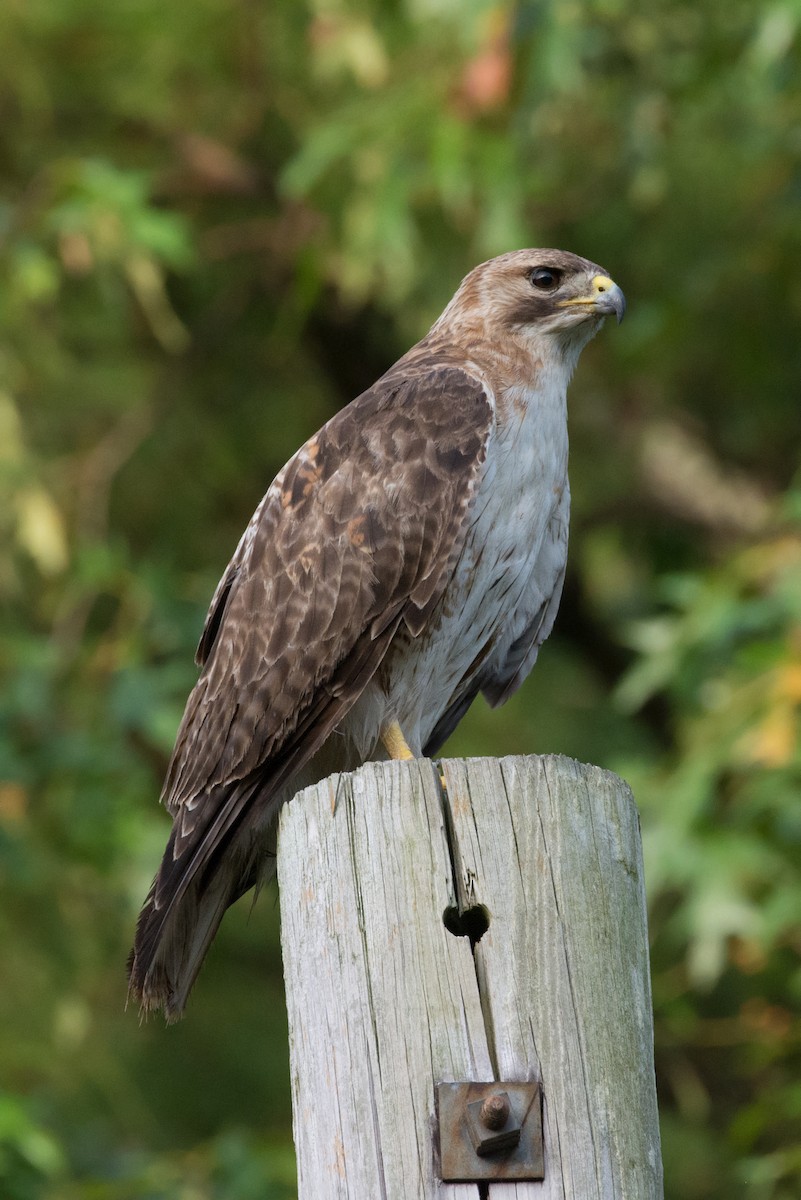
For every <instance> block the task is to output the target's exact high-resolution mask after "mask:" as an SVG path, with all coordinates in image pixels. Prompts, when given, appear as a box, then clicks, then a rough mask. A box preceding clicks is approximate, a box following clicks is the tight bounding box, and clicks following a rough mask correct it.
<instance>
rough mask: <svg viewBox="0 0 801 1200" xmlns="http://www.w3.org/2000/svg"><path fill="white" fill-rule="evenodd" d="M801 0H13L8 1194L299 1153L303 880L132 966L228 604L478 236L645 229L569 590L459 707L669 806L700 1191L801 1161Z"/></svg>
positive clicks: (0, 14) (688, 1133)
mask: <svg viewBox="0 0 801 1200" xmlns="http://www.w3.org/2000/svg"><path fill="white" fill-rule="evenodd" d="M800 30H801V3H799V0H705V2H703V3H700V4H699V3H690V2H689V0H687V2H682V0H647V2H646V0H594V2H591V0H561V2H559V0H550V2H548V0H543V2H542V3H530V2H529V3H521V4H519V5H512V4H485V3H471V2H465V0H459V2H458V3H457V0H405V2H404V0H397V2H395V3H390V2H389V0H385V2H383V3H379V2H372V3H371V2H368V0H364V2H363V3H352V4H346V3H344V2H339V0H312V2H310V3H303V2H299V0H272V2H270V3H268V2H267V0H192V3H187V4H172V5H169V4H167V5H165V4H164V2H163V0H117V2H116V3H114V4H110V3H108V2H107V0H7V2H6V3H4V4H3V5H2V7H0V50H2V61H3V69H2V72H1V73H0V322H1V325H0V527H1V529H2V538H1V539H0V598H1V599H2V605H3V619H2V625H1V626H0V665H1V667H2V690H1V692H0V899H1V906H0V945H1V946H2V967H0V1089H2V1090H0V1194H2V1196H3V1197H8V1198H9V1200H30V1198H34V1197H44V1198H47V1200H62V1198H63V1200H72V1198H77V1197H81V1198H84V1197H87V1198H89V1200H94V1198H97V1200H118V1198H122V1197H136V1198H140V1197H141V1198H153V1200H157V1198H162V1197H163V1198H165V1200H166V1198H174V1197H177V1198H179V1200H206V1198H211V1197H214V1198H217V1197H219V1198H221V1200H251V1198H253V1200H255V1198H256V1197H259V1198H260V1200H263V1198H265V1197H268V1198H274V1200H285V1198H287V1197H291V1196H292V1195H293V1194H294V1183H293V1172H294V1168H293V1156H292V1149H291V1131H290V1107H289V1094H288V1065H287V1051H286V1028H285V1016H284V1004H283V988H282V980H281V967H280V956H279V951H278V945H277V912H276V903H275V894H274V893H271V892H268V893H267V894H265V895H264V896H263V897H262V898H261V899H260V901H259V903H258V905H257V906H256V908H255V910H254V911H253V912H252V913H251V912H250V909H249V906H248V904H247V902H246V903H245V904H244V905H243V906H240V909H241V911H239V910H234V911H233V912H232V913H231V914H229V916H228V917H227V918H226V921H225V923H224V927H223V930H222V932H221V934H220V936H219V938H218V939H217V943H216V945H215V948H214V950H213V952H212V954H211V955H210V959H209V962H208V966H207V967H206V969H205V971H204V973H203V975H202V977H201V980H200V983H199V985H198V987H197V989H196V992H195V994H194V996H193V998H192V1002H191V1005H190V1010H189V1016H188V1019H187V1020H186V1021H184V1022H183V1023H182V1024H181V1025H179V1026H177V1027H175V1028H170V1029H166V1028H164V1027H163V1025H162V1024H161V1023H160V1022H159V1021H158V1020H151V1021H150V1022H148V1023H147V1024H145V1025H140V1024H139V1022H138V1021H137V1015H136V1013H135V1012H133V1011H128V1012H125V1011H124V1001H125V983H124V963H125V957H126V954H127V951H128V946H129V943H130V940H131V936H132V931H133V924H134V920H135V916H136V912H137V910H138V907H139V904H140V902H141V899H142V897H143V895H144V893H145V891H146V889H147V886H148V883H149V880H150V877H151V875H152V873H153V871H154V868H155V866H156V863H157V861H158V859H159V856H160V853H161V849H162V847H163V844H164V841H165V838H166V830H167V824H168V823H167V821H166V818H165V816H164V814H163V812H162V811H161V810H160V809H159V808H158V805H157V796H158V792H159V787H160V782H161V777H162V774H163V771H164V768H165V763H166V758H167V755H168V753H169V750H170V747H171V744H172V738H173V736H174V732H175V729H176V726H177V722H178V719H179V717H180V713H181V710H182V706H183V702H184V699H185V697H186V694H187V692H188V690H189V688H190V687H191V685H192V682H193V679H194V677H195V674H194V668H193V665H192V652H193V648H194V644H195V641H196V639H197V636H198V633H199V630H200V627H201V625H202V618H203V614H204V611H205V606H206V604H207V602H208V600H209V597H210V595H211V592H212V590H213V587H214V584H215V582H216V579H217V577H218V576H219V574H220V573H221V571H222V569H223V567H224V566H225V563H226V561H227V559H228V557H229V555H230V553H231V552H232V550H233V548H234V546H235V544H236V541H237V539H238V537H239V534H240V532H241V530H242V528H243V526H244V524H245V522H246V520H247V519H248V517H249V515H250V513H251V512H252V510H253V508H254V507H255V504H256V502H257V501H258V499H259V498H260V496H261V494H262V492H263V491H264V490H265V488H266V486H267V485H268V483H269V482H270V480H271V478H272V476H273V474H274V473H275V471H276V470H277V469H278V468H279V467H280V466H281V464H282V463H283V462H284V460H285V459H286V458H287V457H288V455H289V454H290V453H291V452H292V451H293V450H294V449H295V448H296V447H297V445H298V444H299V443H300V441H302V440H303V438H304V437H305V436H307V435H308V434H309V433H311V432H312V431H313V430H314V429H316V428H317V427H318V426H319V425H320V424H321V423H322V422H323V421H324V420H325V419H326V418H327V417H328V416H329V415H330V414H331V413H332V412H334V411H335V410H336V409H337V408H338V407H339V406H341V405H342V404H344V403H346V402H347V401H348V400H349V399H351V398H352V397H353V396H354V395H355V394H356V393H357V392H358V391H359V390H361V389H362V388H363V387H364V386H366V385H368V384H369V383H371V382H372V381H373V380H374V379H375V378H376V376H377V375H378V374H380V373H381V372H382V371H383V370H384V369H385V368H386V367H387V366H388V365H389V364H390V363H391V362H392V361H393V360H394V359H395V358H396V357H397V356H398V355H399V354H400V353H402V352H403V351H404V350H405V349H406V348H407V347H408V346H409V345H410V344H411V342H412V341H414V340H416V339H417V338H418V337H420V336H421V335H422V334H423V333H424V332H425V330H426V329H427V327H428V325H429V324H430V322H431V321H432V320H433V319H434V317H435V316H436V315H437V314H438V312H439V311H440V310H441V308H442V306H443V305H444V304H445V302H446V301H447V300H448V299H449V297H450V295H451V294H452V292H453V290H454V289H455V287H456V285H457V284H458V282H459V280H460V278H461V277H462V275H463V274H464V273H465V272H466V271H467V270H468V269H469V268H470V267H471V266H473V265H474V264H475V263H476V262H478V261H480V260H482V259H485V258H488V257H490V256H492V255H494V254H496V253H500V252H503V251H506V250H509V249H513V248H517V247H521V246H527V245H544V246H549V245H555V246H561V247H564V248H567V249H572V250H575V251H577V252H578V253H581V254H584V255H586V256H588V257H590V258H592V259H594V260H595V261H597V262H600V263H602V264H604V266H605V267H606V268H607V269H608V270H609V272H610V273H611V274H612V275H613V277H614V278H615V279H616V280H617V281H618V282H619V283H620V284H621V286H622V287H623V289H624V290H625V292H626V294H627V297H628V301H629V317H628V318H627V321H626V323H625V324H624V325H623V326H622V328H621V329H620V330H614V329H607V330H605V331H604V332H603V334H602V335H601V336H600V337H599V338H598V339H596V341H595V342H594V343H593V344H592V345H591V346H590V347H589V348H588V350H587V351H586V352H585V354H584V356H583V358H582V362H581V365H580V367H579V370H578V373H577V376H576V379H575V381H574V384H573V387H572V391H571V477H572V484H573V493H574V518H573V526H572V533H571V550H570V573H569V578H568V582H567V587H566V592H565V598H564V601H563V604H562V610H561V613H560V616H559V619H558V622H557V629H556V632H555V633H554V635H553V637H552V639H551V641H550V642H549V644H548V646H547V647H546V648H545V650H544V652H543V654H542V656H541V659H540V662H539V663H538V665H537V668H536V670H535V672H534V674H533V676H532V678H531V680H530V681H529V683H528V684H527V685H526V687H525V688H524V689H523V691H522V693H520V694H519V695H518V696H517V697H515V699H514V701H513V702H511V703H510V704H509V705H508V707H507V708H505V709H503V710H502V711H501V712H499V713H492V714H491V713H490V712H489V711H488V710H487V708H486V707H485V706H483V705H481V704H477V705H476V706H475V708H474V710H473V711H472V712H471V713H470V715H469V717H468V719H466V720H465V722H464V723H463V725H462V726H461V727H460V729H459V731H458V733H457V734H456V735H455V736H454V737H453V738H452V740H451V743H450V745H449V747H448V748H447V751H446V752H450V753H452V754H492V755H502V754H505V753H522V752H545V751H563V752H565V753H568V754H572V755H574V756H576V757H578V758H581V759H584V760H587V761H593V762H596V763H600V764H602V765H603V766H607V767H610V768H612V769H613V770H616V771H618V772H620V773H621V774H622V775H624V776H625V777H626V778H627V779H628V780H629V781H630V783H631V784H632V786H633V788H634V791H635V795H636V797H637V799H638V802H639V805H640V808H641V812H642V824H643V835H644V842H645V852H646V860H647V873H648V884H649V895H650V906H651V913H650V921H651V933H652V953H653V985H654V1003H655V1019H656V1060H657V1072H658V1079H659V1092H660V1105H661V1111H662V1118H663V1131H662V1132H663V1143H664V1154H665V1167H666V1177H667V1194H668V1197H669V1198H671V1200H672V1198H676V1200H677V1198H679V1197H681V1198H682V1200H695V1198H699V1200H700V1198H701V1197H703V1198H704V1200H716V1198H720V1200H723V1198H724V1197H725V1198H726V1200H728V1198H729V1197H731V1196H732V1195H736V1196H738V1197H739V1200H790V1198H793V1197H797V1196H798V1195H799V1194H801V1031H800V1028H799V1007H800V1006H801V962H800V955H801V920H800V919H799V918H800V914H801V805H800V804H799V774H800V772H799V705H801V481H800V480H799V475H798V447H799V428H800V427H801V422H799V401H800V400H801V350H800V349H799V342H800V339H799V324H800V323H801V48H800V47H801V39H800V36H799V31H800Z"/></svg>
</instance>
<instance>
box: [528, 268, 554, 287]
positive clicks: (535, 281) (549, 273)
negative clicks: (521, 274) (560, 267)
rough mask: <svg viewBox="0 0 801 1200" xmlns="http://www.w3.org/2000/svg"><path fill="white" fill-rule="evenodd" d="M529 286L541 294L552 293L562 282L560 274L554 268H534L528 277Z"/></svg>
mask: <svg viewBox="0 0 801 1200" xmlns="http://www.w3.org/2000/svg"><path fill="white" fill-rule="evenodd" d="M529 280H530V282H531V286H532V287H535V288H539V289H540V291H541V292H552V291H554V290H555V289H556V288H558V287H559V284H560V283H561V282H562V272H561V271H557V270H556V268H555V267H535V268H534V270H533V271H532V272H531V274H530V275H529Z"/></svg>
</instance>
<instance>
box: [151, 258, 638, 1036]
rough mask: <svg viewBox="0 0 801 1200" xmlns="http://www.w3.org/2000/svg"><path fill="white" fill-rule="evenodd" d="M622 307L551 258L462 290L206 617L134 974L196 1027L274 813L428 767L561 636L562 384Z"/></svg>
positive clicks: (368, 402)
mask: <svg viewBox="0 0 801 1200" xmlns="http://www.w3.org/2000/svg"><path fill="white" fill-rule="evenodd" d="M624 308H625V301H624V298H623V293H622V292H621V290H620V288H619V287H618V286H617V284H615V283H613V282H612V280H611V279H610V278H609V277H608V275H607V274H606V272H605V271H603V270H602V268H601V267H598V266H596V265H595V264H594V263H591V262H588V261H587V260H586V259H584V258H579V257H577V256H576V255H574V254H567V253H564V252H563V251H559V250H519V251H515V252H514V253H511V254H504V255H502V256H501V257H500V258H494V259H492V260H491V261H490V262H486V263H483V264H482V265H481V266H479V267H476V269H475V270H474V271H471V273H470V274H469V275H468V276H467V278H466V279H465V280H464V281H463V282H462V284H461V287H460V288H459V290H458V291H457V293H456V295H455V296H454V298H453V299H452V300H451V302H450V304H449V305H448V306H447V308H446V309H445V311H444V312H443V314H442V316H441V317H440V318H439V320H438V321H437V322H436V324H435V325H434V326H433V328H432V329H431V331H430V332H429V333H428V334H427V335H426V337H424V338H423V340H422V341H421V342H419V343H418V344H417V345H416V346H414V347H413V349H411V350H410V351H409V352H408V354H405V355H404V357H403V358H401V359H400V361H399V362H397V363H396V364H395V366H393V367H391V368H390V370H389V371H387V373H386V375H383V376H382V377H381V379H379V380H378V382H377V383H376V384H374V385H373V387H371V388H369V389H368V391H366V392H363V393H362V395H361V396H358V397H357V398H356V399H355V400H354V401H353V402H352V403H351V404H349V405H348V406H347V407H346V408H344V409H343V410H342V411H341V412H339V413H337V415H336V416H334V417H332V418H331V420H330V421H329V422H328V423H327V424H326V425H324V426H323V428H322V429H321V430H320V431H319V433H316V434H315V435H314V437H312V438H310V439H309V441H308V442H306V444H305V445H304V446H302V447H301V449H300V450H299V451H298V452H297V454H295V456H294V457H293V458H291V459H290V461H289V462H288V463H287V465H286V466H285V467H284V468H283V470H282V471H280V472H279V474H278V476H277V477H276V479H275V481H274V482H273V483H272V485H271V486H270V489H269V491H268V492H267V494H266V496H265V497H264V499H263V500H262V502H261V504H260V505H259V507H258V508H257V509H256V512H255V514H254V516H253V519H252V520H251V522H250V524H249V525H248V527H247V529H246V530H245V533H244V535H243V537H242V540H241V541H240V543H239V546H238V547H237V550H236V553H235V554H234V557H233V558H232V559H231V562H230V564H229V566H228V569H227V570H226V572H225V574H224V575H223V578H222V579H221V581H220V583H219V585H218V587H217V591H216V592H215V594H214V598H213V600H212V602H211V607H210V609H209V613H208V616H207V618H206V625H205V628H204V630H203V635H202V637H201V639H200V645H199V647H198V654H197V661H198V664H199V665H200V666H201V667H202V671H201V674H200V678H199V680H198V682H197V685H196V687H195V689H194V691H193V692H192V694H191V696H190V697H189V701H188V703H187V706H186V712H185V713H184V717H183V721H182V722H181V727H180V729H179V731H178V737H177V740H176V744H175V750H174V752H173V756H172V761H171V763H170V767H169V771H168V774H167V779H166V782H165V785H164V791H163V800H164V803H165V804H166V806H167V808H168V810H169V811H170V813H172V816H173V818H174V822H173V828H172V832H171V834H170V838H169V841H168V843H167V849H166V852H165V854H164V858H163V861H162V863H161V867H160V868H159V872H158V875H157V876H156V879H155V881H154V883H153V886H152V888H151V890H150V893H149V895H148V897H147V899H146V901H145V904H144V908H143V909H142V913H141V916H140V918H139V923H138V927H137V931H136V943H135V946H134V950H133V952H132V955H131V960H130V964H129V966H130V991H131V994H132V995H133V996H134V997H135V998H136V999H137V1000H139V1002H140V1003H141V1005H142V1006H143V1008H144V1009H153V1008H163V1009H164V1012H165V1015H166V1017H167V1019H168V1020H172V1019H175V1018H177V1017H178V1016H180V1015H181V1012H182V1010H183V1008H184V1005H185V1003H186V998H187V995H188V993H189V990H190V988H191V987H192V984H193V983H194V980H195V977H196V975H197V972H198V970H199V968H200V965H201V963H202V961H203V957H204V955H205V953H206V950H207V948H208V946H209V943H210V942H211V940H212V938H213V937H214V934H215V933H216V931H217V927H218V925H219V923H220V920H221V919H222V916H223V913H224V912H225V909H226V908H227V907H228V906H229V905H230V904H233V902H234V901H235V900H236V899H237V898H238V897H239V896H241V895H242V893H243V892H246V891H247V890H248V889H249V888H251V887H253V886H254V884H256V883H257V882H259V881H260V880H261V879H262V878H264V876H265V875H266V874H268V873H269V871H270V865H271V860H272V856H271V846H272V844H273V842H274V837H275V824H276V817H277V813H278V809H279V807H280V805H281V804H282V803H283V801H284V800H287V799H289V798H290V797H291V796H292V795H293V794H294V793H295V792H296V791H297V790H298V789H299V788H300V787H303V786H305V785H306V784H308V783H311V782H313V781H315V780H317V779H320V778H322V777H324V776H325V775H327V774H329V773H330V772H331V771H332V770H333V769H349V768H352V767H354V766H356V765H358V764H359V763H361V762H363V761H365V760H366V759H370V758H373V757H381V756H383V755H385V754H389V755H390V756H392V757H410V756H418V755H423V754H425V755H431V754H434V753H436V751H437V750H438V748H439V747H440V746H441V745H442V743H443V742H444V741H445V739H446V738H447V737H448V735H449V734H450V733H451V731H452V730H453V729H454V728H455V726H456V725H457V723H458V722H459V720H460V719H461V718H462V716H463V715H464V713H465V712H466V711H467V709H468V707H469V706H470V704H471V703H472V701H473V700H474V699H475V697H476V696H477V695H478V693H479V692H483V693H484V695H485V696H486V697H487V699H488V700H489V702H490V704H492V705H498V704H502V703H503V702H504V700H506V699H507V698H508V697H509V696H511V695H512V693H513V692H514V691H515V690H516V689H517V688H518V687H519V686H520V684H521V683H522V681H523V679H525V677H526V675H527V674H528V672H529V671H530V670H531V667H532V666H533V664H534V661H535V659H536V657H537V651H538V649H539V647H540V645H541V644H542V642H543V641H544V640H545V638H546V637H547V636H548V634H549V633H550V631H551V627H552V625H553V622H554V617H555V615H556V609H557V606H558V603H559V597H560V594H561V590H562V581H563V578H564V572H565V559H566V553H567V529H568V515H569V507H570V492H569V487H568V479H567V450H568V445H567V413H566V404H565V394H566V390H567V385H568V381H569V379H570V376H571V374H572V372H573V369H574V367H575V365H576V362H577V360H578V357H579V354H580V352H581V350H582V348H583V347H584V345H585V344H586V343H587V342H588V341H589V339H590V338H591V337H592V336H593V334H595V333H596V331H597V330H598V328H599V327H600V325H601V323H602V321H603V319H604V317H606V316H608V315H609V314H614V315H615V316H616V317H617V318H618V320H620V319H621V318H622V316H623V311H624Z"/></svg>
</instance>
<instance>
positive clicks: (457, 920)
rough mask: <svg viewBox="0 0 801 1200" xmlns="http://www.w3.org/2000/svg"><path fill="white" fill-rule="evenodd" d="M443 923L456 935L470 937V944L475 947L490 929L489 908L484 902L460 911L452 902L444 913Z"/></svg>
mask: <svg viewBox="0 0 801 1200" xmlns="http://www.w3.org/2000/svg"><path fill="white" fill-rule="evenodd" d="M442 923H443V925H444V926H445V928H446V929H447V931H448V933H452V934H453V936H454V937H466V938H470V946H471V948H475V946H477V945H478V943H479V942H480V941H481V939H482V938H483V936H484V934H485V933H486V932H487V930H488V929H489V924H490V915H489V909H488V908H485V907H484V905H483V904H474V905H473V907H472V908H465V909H463V910H462V911H461V912H460V911H459V909H458V908H457V907H456V905H455V904H451V905H449V906H448V908H446V909H445V912H444V913H443V914H442Z"/></svg>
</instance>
